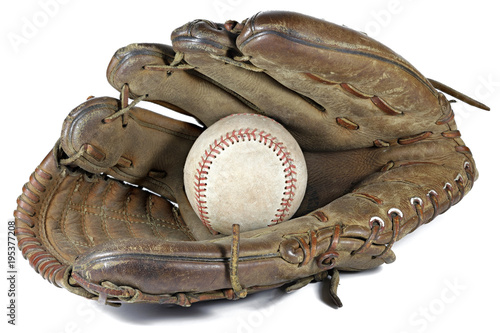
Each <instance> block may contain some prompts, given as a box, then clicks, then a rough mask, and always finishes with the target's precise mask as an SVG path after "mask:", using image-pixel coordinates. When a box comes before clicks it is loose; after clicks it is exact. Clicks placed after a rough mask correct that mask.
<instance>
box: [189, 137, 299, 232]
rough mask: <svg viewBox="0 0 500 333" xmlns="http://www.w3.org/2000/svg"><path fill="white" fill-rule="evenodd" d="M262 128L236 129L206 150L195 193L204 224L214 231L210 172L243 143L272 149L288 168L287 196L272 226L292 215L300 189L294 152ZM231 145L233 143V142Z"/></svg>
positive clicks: (199, 168)
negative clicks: (222, 156)
mask: <svg viewBox="0 0 500 333" xmlns="http://www.w3.org/2000/svg"><path fill="white" fill-rule="evenodd" d="M257 131H258V129H253V130H251V129H250V128H246V129H240V130H233V131H232V132H228V133H226V134H225V135H221V137H220V139H216V140H214V142H213V143H212V144H210V145H209V147H208V149H207V150H205V153H204V155H202V157H201V161H200V162H199V163H198V166H199V167H198V168H197V169H196V175H195V177H194V178H195V181H194V192H195V198H196V206H197V210H198V213H199V216H200V219H201V221H202V222H203V224H204V225H205V226H206V227H207V228H209V229H210V230H213V229H212V227H211V224H210V217H209V214H208V207H207V206H206V203H207V201H206V194H204V192H206V190H207V189H206V185H207V180H208V171H209V170H210V165H211V164H212V162H213V160H214V159H215V158H217V155H219V154H220V153H221V152H222V151H223V150H224V149H225V148H228V147H229V146H230V145H232V144H235V143H238V142H240V141H245V139H246V140H253V141H257V142H258V143H262V144H264V146H266V147H268V148H269V149H272V150H273V152H275V153H276V156H277V157H278V158H279V159H280V161H282V165H283V166H284V167H285V168H284V169H283V172H284V174H285V179H286V180H285V187H284V191H283V195H284V197H283V198H281V204H280V208H278V209H277V210H276V212H277V213H276V214H275V218H274V219H272V220H271V221H270V223H269V225H272V224H276V223H279V222H283V221H284V220H285V218H286V216H287V215H288V213H289V212H290V207H291V205H292V201H293V199H294V197H295V191H296V189H297V186H296V183H297V178H296V175H297V172H296V171H295V168H296V166H295V164H293V162H294V161H293V159H292V158H291V157H290V152H288V151H287V150H286V146H285V145H284V144H283V142H279V141H277V138H276V137H273V136H272V135H271V134H270V133H266V132H265V131H260V132H258V133H257ZM229 142H230V143H229Z"/></svg>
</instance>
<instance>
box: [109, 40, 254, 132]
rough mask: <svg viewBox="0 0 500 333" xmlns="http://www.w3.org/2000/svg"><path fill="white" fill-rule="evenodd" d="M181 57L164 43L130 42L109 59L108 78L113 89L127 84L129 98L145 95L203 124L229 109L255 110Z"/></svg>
mask: <svg viewBox="0 0 500 333" xmlns="http://www.w3.org/2000/svg"><path fill="white" fill-rule="evenodd" d="M181 60H182V59H181ZM181 60H177V59H175V52H174V51H173V50H172V48H171V47H170V46H167V45H161V44H131V45H129V46H127V47H124V48H122V49H120V50H118V51H117V52H116V53H115V55H114V56H113V58H112V59H111V61H110V63H109V65H108V70H107V77H108V81H109V83H110V84H111V85H112V86H113V87H115V88H116V89H117V90H121V89H122V87H123V85H124V84H127V85H128V86H129V88H130V96H131V97H132V98H136V97H138V96H143V95H146V96H147V97H146V100H147V101H152V102H155V103H158V104H160V105H163V106H166V107H168V108H171V109H173V110H176V111H179V112H181V113H184V114H188V115H192V116H194V117H196V118H197V119H198V120H200V121H201V122H202V123H203V124H205V125H206V126H209V125H211V124H213V123H214V122H216V121H217V120H219V119H220V118H222V117H224V116H227V115H230V114H233V113H241V112H247V113H255V112H254V111H253V110H252V108H250V107H248V106H247V105H245V104H244V103H242V101H241V100H240V99H239V98H237V96H235V95H234V94H233V93H232V92H231V91H230V90H228V89H226V88H225V87H221V86H218V85H216V84H215V83H214V82H212V81H211V80H210V79H209V78H207V77H205V76H203V75H202V74H200V73H198V72H196V71H194V70H192V69H190V66H188V65H186V63H185V62H182V61H181Z"/></svg>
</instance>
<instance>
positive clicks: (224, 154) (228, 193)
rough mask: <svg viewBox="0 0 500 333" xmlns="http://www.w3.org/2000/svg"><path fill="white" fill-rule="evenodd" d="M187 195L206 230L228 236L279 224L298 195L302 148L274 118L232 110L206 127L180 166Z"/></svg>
mask: <svg viewBox="0 0 500 333" xmlns="http://www.w3.org/2000/svg"><path fill="white" fill-rule="evenodd" d="M184 186H185V190H186V195H187V198H188V200H189V202H190V204H191V206H192V207H193V209H194V210H195V212H196V213H197V215H198V217H199V218H200V219H201V221H202V222H203V224H205V226H207V227H208V228H209V229H210V230H211V231H212V232H219V233H221V234H226V235H228V234H231V233H232V225H233V224H239V225H240V230H241V231H248V230H254V229H258V228H262V227H266V226H271V225H274V224H276V223H280V222H283V221H285V220H287V219H289V218H291V217H292V216H293V214H295V212H296V211H297V209H298V208H299V206H300V203H301V202H302V199H303V198H304V194H305V190H306V186H307V168H306V162H305V159H304V155H303V153H302V150H301V149H300V147H299V145H298V143H297V141H295V139H294V138H293V136H292V135H291V134H290V133H289V132H288V131H287V130H286V129H285V128H284V127H283V126H282V125H281V124H279V123H278V122H276V121H274V120H272V119H271V118H268V117H264V116H261V115H255V114H235V115H231V116H228V117H226V118H223V119H221V120H219V121H218V122H216V123H215V124H213V125H212V126H210V127H209V128H207V129H206V130H205V131H204V132H203V133H202V134H201V135H200V136H199V137H198V139H197V140H196V141H195V143H194V144H193V147H192V148H191V150H190V152H189V154H188V156H187V159H186V164H185V165H184Z"/></svg>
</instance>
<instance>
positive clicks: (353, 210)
mask: <svg viewBox="0 0 500 333" xmlns="http://www.w3.org/2000/svg"><path fill="white" fill-rule="evenodd" d="M172 45H173V46H172V47H171V46H167V45H161V44H132V45H129V46H127V47H124V48H122V49H120V50H118V51H117V52H116V54H115V55H114V56H113V58H112V59H111V62H110V64H109V67H108V71H107V77H108V81H109V82H110V84H111V85H112V86H113V87H115V88H116V89H118V90H119V91H120V99H114V98H110V97H102V98H90V99H89V100H87V101H86V102H84V103H83V104H81V105H80V106H78V107H77V108H75V109H74V110H73V111H71V113H70V114H69V116H68V117H67V118H66V120H65V121H64V124H63V129H62V133H61V138H60V140H59V141H58V142H57V144H56V145H55V147H54V149H53V150H52V151H51V152H50V153H49V154H48V155H47V157H46V158H45V159H44V160H43V162H42V163H41V164H40V166H39V167H38V168H37V169H36V170H35V172H34V173H33V174H32V176H31V178H30V180H29V182H28V183H27V184H26V185H25V186H24V188H23V193H22V195H21V196H20V197H19V199H18V207H17V210H16V211H15V213H14V214H15V219H16V234H17V238H18V241H19V247H20V249H21V250H22V254H23V256H24V257H25V258H26V259H27V260H29V262H30V264H31V265H32V267H33V268H34V269H35V270H36V271H37V272H38V273H39V274H41V275H42V276H43V277H44V278H45V279H47V280H49V281H50V282H51V283H52V284H54V285H56V286H58V287H63V288H66V289H67V290H69V291H71V292H73V293H75V294H78V295H81V296H84V297H87V298H91V299H98V300H100V301H101V302H106V303H109V304H113V303H132V302H138V303H162V304H165V303H168V304H178V305H182V306H189V305H191V303H194V302H198V301H204V300H212V299H238V298H243V297H245V296H246V295H247V294H250V293H254V292H257V291H260V290H266V289H270V288H277V287H281V286H284V287H286V290H287V291H292V290H295V289H297V288H300V287H303V286H305V285H307V284H308V283H309V282H311V281H314V280H316V281H319V280H327V281H329V283H330V291H331V295H332V297H333V302H334V304H335V305H336V306H341V302H340V300H339V298H338V297H337V286H338V282H339V271H359V270H366V269H371V268H374V267H377V266H379V265H381V264H384V263H391V262H393V261H394V260H395V255H394V253H393V251H392V246H393V244H394V243H395V242H396V241H398V240H400V239H401V238H403V237H404V236H405V235H407V234H408V233H411V232H413V231H415V230H416V229H417V228H418V227H420V226H422V225H423V224H426V223H428V222H430V221H432V220H433V219H434V218H435V217H436V216H437V215H439V214H441V213H443V212H445V211H446V210H448V209H449V208H450V207H451V206H453V205H454V204H456V203H457V202H459V201H460V200H461V199H462V198H463V196H464V195H465V194H467V193H468V192H469V190H470V189H471V188H472V186H473V184H474V181H475V180H476V179H477V176H478V173H477V170H476V166H475V164H474V160H473V158H472V154H471V152H470V150H469V149H468V148H467V147H466V146H465V144H464V142H463V141H462V139H461V137H460V132H459V131H458V130H457V126H456V124H455V122H454V115H453V111H452V109H451V107H450V102H449V101H448V100H447V99H446V98H445V96H444V95H443V93H441V92H439V91H438V90H436V89H439V90H441V91H443V92H446V93H448V94H450V95H452V96H454V97H456V98H458V99H461V100H463V101H465V102H467V103H469V104H472V105H474V106H477V107H479V108H482V109H488V108H487V107H486V106H484V105H482V104H481V103H479V102H476V101H474V100H472V99H470V98H468V97H466V96H464V95H462V94H460V93H459V92H456V91H454V90H453V89H451V88H449V87H447V86H445V85H442V84H440V83H438V82H436V81H432V80H429V79H426V78H425V77H424V76H423V75H422V74H420V73H419V72H418V71H417V70H416V69H415V68H414V67H412V65H410V64H409V63H408V62H407V61H406V60H404V59H403V58H402V57H400V56H399V55H398V54H396V53H394V52H393V51H392V50H390V49H389V48H387V47H386V46H384V45H382V44H380V43H378V42H376V41H375V40H373V39H371V38H369V37H367V36H366V35H365V34H363V33H359V32H356V31H353V30H351V29H348V28H346V27H343V26H338V25H335V24H332V23H329V22H325V21H322V20H319V19H315V18H312V17H308V16H305V15H301V14H297V13H290V12H264V13H259V14H257V15H255V16H253V17H252V18H250V19H248V20H245V21H243V22H242V23H238V22H235V21H228V22H226V23H225V24H215V23H212V22H210V21H206V20H196V21H193V22H190V23H188V24H186V25H184V26H182V27H180V28H178V29H176V30H175V31H174V32H173V33H172ZM130 99H132V100H133V101H132V102H130V101H129V100H130ZM141 101H150V102H154V103H157V104H160V105H162V106H165V107H167V108H169V109H171V110H174V111H177V112H180V113H183V114H187V115H190V116H192V117H194V118H195V119H196V120H197V121H198V122H199V125H196V124H194V123H186V122H181V121H179V120H174V119H171V118H168V117H165V116H163V115H159V114H157V113H153V112H150V111H147V110H145V109H142V108H139V107H138V106H137V104H138V103H140V102H141ZM234 113H257V114H262V115H266V116H268V117H271V118H273V119H275V120H276V121H278V122H280V123H281V124H282V125H284V126H285V127H286V129H287V130H288V131H289V132H290V133H291V134H292V135H293V136H294V137H295V139H296V140H297V142H298V143H299V144H300V146H301V148H302V150H303V152H304V156H305V159H306V162H307V168H308V184H307V190H306V194H305V198H304V200H303V202H302V204H301V206H300V208H299V210H298V212H297V213H296V215H295V216H294V218H292V219H291V220H289V221H286V222H282V223H279V224H276V225H273V226H270V227H267V228H264V229H259V230H254V231H245V232H240V231H239V227H238V225H234V226H233V232H232V234H231V235H221V234H214V233H213V232H211V231H210V230H209V229H208V228H207V227H205V226H204V225H203V223H202V222H201V221H200V220H199V218H198V217H197V215H196V214H195V212H194V211H193V209H192V208H191V206H190V205H189V203H188V201H187V198H186V194H185V192H184V184H183V166H184V162H185V159H186V156H187V154H188V152H189V150H190V147H191V145H192V144H193V142H194V140H195V139H196V138H197V137H198V135H199V134H200V133H201V132H202V131H203V129H204V128H206V127H208V126H210V125H211V124H213V123H214V122H216V121H217V120H219V119H221V118H223V117H225V116H227V115H230V114H234Z"/></svg>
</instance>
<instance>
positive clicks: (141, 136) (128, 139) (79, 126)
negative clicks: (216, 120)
mask: <svg viewBox="0 0 500 333" xmlns="http://www.w3.org/2000/svg"><path fill="white" fill-rule="evenodd" d="M121 109H122V107H121V105H120V101H118V100H116V99H113V98H109V97H102V98H93V99H91V100H88V101H86V102H84V103H82V104H81V105H79V106H78V107H76V108H75V109H74V110H73V111H71V113H70V114H69V115H68V117H66V119H65V121H64V124H63V128H62V133H61V147H62V149H63V150H64V152H65V153H66V154H67V155H68V157H67V158H66V161H68V162H66V163H72V164H75V165H78V166H79V167H81V168H83V169H85V170H86V171H88V172H90V173H95V174H99V173H103V172H104V173H106V174H108V175H111V176H113V177H119V178H120V179H121V180H124V181H127V182H129V183H134V184H137V183H138V182H141V185H143V186H145V187H148V188H149V189H151V190H153V191H157V192H158V193H160V194H161V195H163V196H165V197H166V198H167V199H169V200H175V198H176V196H177V194H178V193H180V192H182V187H183V184H182V172H183V171H182V169H183V167H184V160H185V159H186V156H187V154H188V152H189V149H190V148H191V146H192V144H193V142H194V141H195V140H196V138H197V137H198V135H199V134H200V133H201V128H199V127H197V126H194V125H191V124H188V123H183V122H180V121H177V120H174V119H171V118H168V117H165V116H162V115H159V114H157V113H154V112H151V111H148V110H145V109H141V108H138V107H132V108H131V109H130V110H129V111H127V112H126V114H124V115H123V116H120V117H116V118H113V117H114V116H115V115H116V114H117V113H118V112H120V110H121ZM125 116H126V117H127V120H126V123H125V120H124V118H123V117H125ZM159 156H162V157H163V158H158V157H159Z"/></svg>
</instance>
